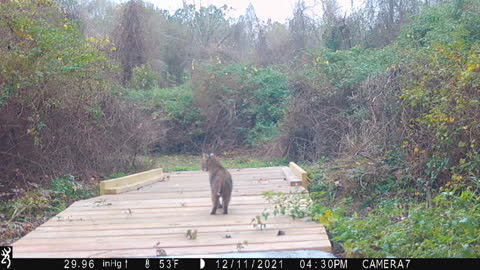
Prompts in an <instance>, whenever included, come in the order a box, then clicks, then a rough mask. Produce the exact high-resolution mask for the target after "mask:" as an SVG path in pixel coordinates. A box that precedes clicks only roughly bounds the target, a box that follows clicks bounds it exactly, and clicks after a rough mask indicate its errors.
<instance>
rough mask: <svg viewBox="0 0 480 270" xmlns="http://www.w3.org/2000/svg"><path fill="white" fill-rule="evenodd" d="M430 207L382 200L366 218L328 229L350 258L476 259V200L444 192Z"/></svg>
mask: <svg viewBox="0 0 480 270" xmlns="http://www.w3.org/2000/svg"><path fill="white" fill-rule="evenodd" d="M433 202H434V204H433V205H432V207H427V206H426V205H425V204H408V205H407V206H406V205H402V204H400V203H398V202H397V201H394V200H392V201H385V202H383V203H382V204H380V205H379V206H378V207H377V208H375V209H374V210H373V211H372V212H371V213H370V214H369V215H368V216H365V217H361V216H355V215H354V216H348V217H341V218H338V219H336V220H334V221H333V222H332V223H330V224H329V227H328V229H329V233H330V235H331V239H332V240H333V241H335V242H337V243H341V246H342V248H343V249H344V251H345V252H346V255H347V256H349V257H358V256H361V257H400V258H401V257H426V258H449V257H476V258H478V257H480V219H479V216H480V206H479V205H480V196H479V195H478V194H476V193H474V192H472V191H469V190H465V191H463V192H460V193H458V192H452V191H449V190H445V191H443V192H442V193H440V194H439V195H438V196H436V197H435V198H434V200H433Z"/></svg>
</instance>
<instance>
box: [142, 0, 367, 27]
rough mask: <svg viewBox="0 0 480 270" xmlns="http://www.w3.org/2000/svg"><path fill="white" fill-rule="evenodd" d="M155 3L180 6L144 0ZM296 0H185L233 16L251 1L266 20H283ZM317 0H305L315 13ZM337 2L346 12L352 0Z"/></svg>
mask: <svg viewBox="0 0 480 270" xmlns="http://www.w3.org/2000/svg"><path fill="white" fill-rule="evenodd" d="M145 1H147V2H151V3H153V4H155V5H156V6H157V7H158V8H161V9H167V10H171V11H174V10H177V9H179V8H181V7H182V5H183V4H182V0H145ZM296 1H297V0H187V3H188V4H196V5H197V6H199V5H200V4H201V5H202V6H208V5H210V4H213V5H216V6H223V5H225V4H226V5H227V6H229V7H231V8H233V9H234V10H233V11H232V12H231V13H230V14H229V15H230V16H233V17H239V16H240V15H243V14H245V11H246V10H247V7H248V4H249V3H250V2H251V3H252V4H253V6H254V8H255V12H256V14H257V16H258V17H259V18H260V19H262V20H264V21H267V20H268V19H272V20H273V21H278V22H285V20H286V19H287V18H291V17H292V11H293V6H294V4H295V2H296ZM317 2H319V0H305V3H306V4H307V6H312V7H314V9H313V10H314V12H315V13H317V15H320V14H321V12H319V11H321V8H320V7H321V5H320V4H317V6H315V3H317ZM337 2H338V3H339V5H340V7H341V9H342V12H348V11H349V10H350V9H351V2H352V0H337ZM361 3H362V0H353V4H354V5H355V6H358V5H359V4H361Z"/></svg>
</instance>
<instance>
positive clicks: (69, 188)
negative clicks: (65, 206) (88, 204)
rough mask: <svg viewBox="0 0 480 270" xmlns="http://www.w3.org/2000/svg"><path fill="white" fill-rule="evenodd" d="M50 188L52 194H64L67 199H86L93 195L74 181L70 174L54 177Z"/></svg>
mask: <svg viewBox="0 0 480 270" xmlns="http://www.w3.org/2000/svg"><path fill="white" fill-rule="evenodd" d="M51 190H52V193H53V194H54V195H57V196H65V197H66V198H67V199H68V200H78V199H86V198H90V197H92V196H93V195H94V194H93V193H92V191H91V190H89V189H86V188H85V187H84V186H83V185H81V184H80V183H78V182H75V178H74V177H73V176H72V175H70V174H68V175H65V176H64V177H62V178H57V179H54V180H53V181H52V183H51Z"/></svg>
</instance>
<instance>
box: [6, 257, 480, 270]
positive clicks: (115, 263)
mask: <svg viewBox="0 0 480 270" xmlns="http://www.w3.org/2000/svg"><path fill="white" fill-rule="evenodd" d="M443 267H448V268H450V267H455V268H458V269H480V259H407V258H401V259H398V258H395V259H392V258H368V259H366V258H364V259H344V258H328V259H326V258H302V259H291V258H218V259H216V258H103V259H100V258H96V259H88V258H68V259H60V258H56V259H40V258H29V259H26V258H25V259H24V258H6V257H3V258H2V260H1V263H0V269H52V270H54V269H74V270H76V269H79V270H82V269H85V270H87V269H104V270H126V269H132V270H133V269H144V270H151V269H192V270H193V269H209V270H210V269H245V270H247V269H288V270H294V269H440V268H443Z"/></svg>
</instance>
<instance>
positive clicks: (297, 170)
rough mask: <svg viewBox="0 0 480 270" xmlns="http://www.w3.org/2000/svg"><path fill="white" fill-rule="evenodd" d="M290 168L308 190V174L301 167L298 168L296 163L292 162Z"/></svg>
mask: <svg viewBox="0 0 480 270" xmlns="http://www.w3.org/2000/svg"><path fill="white" fill-rule="evenodd" d="M288 167H289V168H290V170H292V173H293V174H294V175H295V176H296V177H298V179H300V180H301V181H302V185H303V187H305V188H306V187H307V186H308V177H307V172H306V171H305V170H304V169H302V168H301V167H300V166H298V165H297V164H296V163H295V162H290V163H289V164H288Z"/></svg>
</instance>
